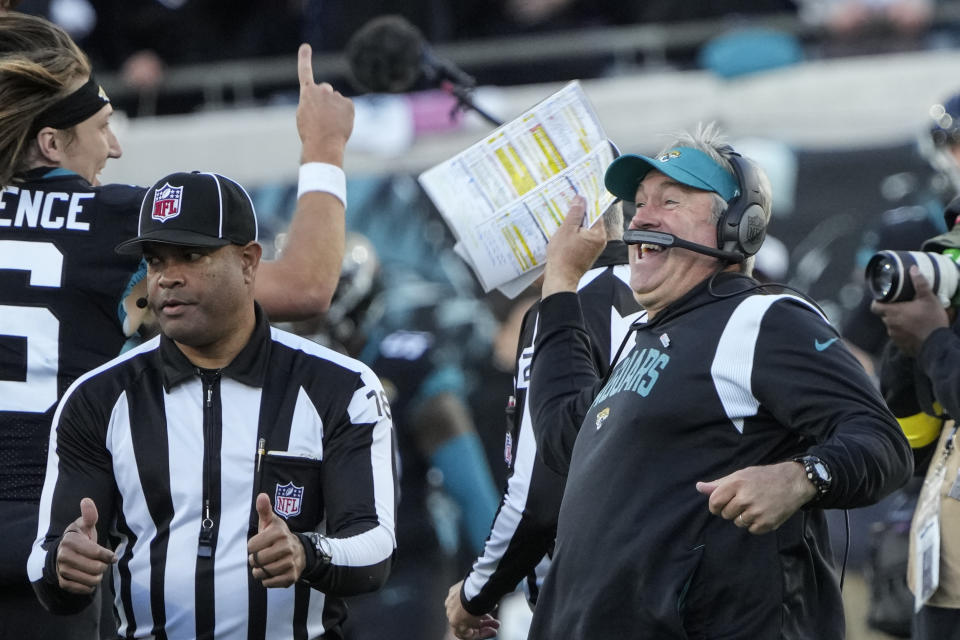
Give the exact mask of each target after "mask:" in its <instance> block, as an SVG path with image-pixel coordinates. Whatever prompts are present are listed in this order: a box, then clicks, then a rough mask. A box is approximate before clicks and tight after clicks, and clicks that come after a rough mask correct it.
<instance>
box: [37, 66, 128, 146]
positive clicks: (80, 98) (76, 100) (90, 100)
mask: <svg viewBox="0 0 960 640" xmlns="http://www.w3.org/2000/svg"><path fill="white" fill-rule="evenodd" d="M106 104H110V98H108V97H107V94H106V93H105V92H104V91H103V89H101V88H100V85H98V84H97V82H96V80H94V79H93V76H92V75H91V76H90V79H89V80H87V81H86V83H84V85H83V86H82V87H80V88H79V89H77V90H76V91H74V92H73V93H71V94H70V95H68V96H67V97H65V98H63V99H62V100H60V101H59V102H57V103H55V104H52V105H50V106H49V107H47V108H46V109H44V111H43V112H42V113H41V114H40V115H38V116H37V117H36V119H34V121H33V133H34V135H35V134H36V133H37V132H39V131H40V129H43V128H44V127H53V128H54V129H67V128H69V127H72V126H73V125H75V124H80V123H81V122H83V121H84V120H86V119H87V118H89V117H90V116H92V115H93V114H95V113H96V112H97V111H100V109H102V108H103V106H104V105H106Z"/></svg>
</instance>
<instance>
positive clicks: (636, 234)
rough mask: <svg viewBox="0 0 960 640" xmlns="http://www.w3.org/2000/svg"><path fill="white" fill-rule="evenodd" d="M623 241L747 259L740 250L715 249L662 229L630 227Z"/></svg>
mask: <svg viewBox="0 0 960 640" xmlns="http://www.w3.org/2000/svg"><path fill="white" fill-rule="evenodd" d="M623 241H624V242H625V243H627V244H655V245H657V246H658V247H666V248H668V249H669V248H670V247H679V248H681V249H687V250H688V251H694V252H696V253H702V254H703V255H705V256H710V257H711V258H719V259H720V260H726V261H727V262H734V263H736V262H743V261H744V260H746V259H747V257H746V256H745V255H743V254H742V253H740V252H739V251H723V250H721V249H714V248H713V247H708V246H706V245H703V244H696V243H695V242H688V241H686V240H683V239H681V238H678V237H677V236H675V235H673V234H672V233H663V232H661V231H640V230H639V229H628V230H626V231H624V232H623Z"/></svg>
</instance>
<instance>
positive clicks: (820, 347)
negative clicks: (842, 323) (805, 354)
mask: <svg viewBox="0 0 960 640" xmlns="http://www.w3.org/2000/svg"><path fill="white" fill-rule="evenodd" d="M836 341H837V338H830V339H829V340H827V341H826V342H820V341H819V340H814V341H813V346H814V347H816V348H817V351H825V350H826V349H827V347H829V346H830V345H832V344H833V343H834V342H836Z"/></svg>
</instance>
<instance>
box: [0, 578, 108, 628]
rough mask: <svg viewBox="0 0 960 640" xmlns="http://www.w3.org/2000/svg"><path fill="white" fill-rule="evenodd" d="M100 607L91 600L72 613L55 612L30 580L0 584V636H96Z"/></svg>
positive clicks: (96, 602)
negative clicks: (44, 604) (43, 604)
mask: <svg viewBox="0 0 960 640" xmlns="http://www.w3.org/2000/svg"><path fill="white" fill-rule="evenodd" d="M99 623H100V607H99V606H98V601H94V603H93V604H91V605H90V606H89V607H87V608H86V609H84V610H83V611H82V612H80V613H78V614H76V615H72V616H55V615H53V614H52V613H50V612H48V611H47V610H46V609H44V608H43V606H42V605H41V604H40V601H39V600H37V596H36V594H34V592H33V587H31V586H30V584H29V583H24V584H23V585H22V586H9V585H8V586H5V587H0V640H24V639H25V638H30V640H99V634H98V631H97V629H98V627H99Z"/></svg>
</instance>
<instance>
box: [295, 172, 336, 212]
mask: <svg viewBox="0 0 960 640" xmlns="http://www.w3.org/2000/svg"><path fill="white" fill-rule="evenodd" d="M310 191H324V192H326V193H329V194H331V195H333V196H334V197H336V198H337V199H338V200H339V201H340V202H342V203H343V208H344V209H346V208H347V175H346V174H345V173H344V172H343V169H341V168H340V167H338V166H336V165H332V164H327V163H326V162H307V163H305V164H302V165H300V179H299V180H298V181H297V200H299V199H300V196H302V195H303V194H305V193H308V192H310Z"/></svg>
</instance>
